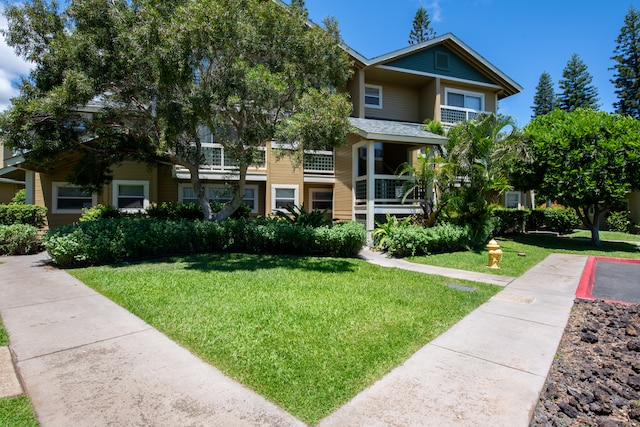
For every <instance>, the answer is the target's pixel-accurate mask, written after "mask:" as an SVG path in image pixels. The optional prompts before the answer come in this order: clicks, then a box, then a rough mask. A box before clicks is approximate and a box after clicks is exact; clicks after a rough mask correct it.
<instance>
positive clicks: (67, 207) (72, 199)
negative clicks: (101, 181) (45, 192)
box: [51, 182, 98, 213]
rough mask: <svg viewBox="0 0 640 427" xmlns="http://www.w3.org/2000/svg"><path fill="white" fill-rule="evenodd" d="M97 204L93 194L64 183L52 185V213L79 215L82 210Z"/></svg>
mask: <svg viewBox="0 0 640 427" xmlns="http://www.w3.org/2000/svg"><path fill="white" fill-rule="evenodd" d="M97 204H98V198H97V196H96V194H95V193H91V192H88V191H85V190H83V189H82V188H80V187H78V186H75V185H72V184H68V183H66V182H54V183H53V208H52V210H51V211H52V213H81V212H82V209H83V208H90V207H91V206H95V205H97Z"/></svg>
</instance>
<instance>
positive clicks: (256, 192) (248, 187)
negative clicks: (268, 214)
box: [178, 184, 260, 214]
mask: <svg viewBox="0 0 640 427" xmlns="http://www.w3.org/2000/svg"><path fill="white" fill-rule="evenodd" d="M185 187H193V186H192V185H191V184H178V202H180V203H184V198H183V195H184V192H183V188H185ZM212 188H213V189H216V190H218V189H219V190H224V189H225V186H224V185H222V184H206V185H205V186H204V189H205V192H206V193H207V194H208V193H209V190H210V189H212ZM244 188H245V189H246V190H253V191H254V193H253V194H254V196H255V197H254V199H253V201H254V203H253V206H254V207H253V209H251V213H254V214H257V213H258V206H259V205H260V189H259V186H258V185H253V184H247V185H245V186H244Z"/></svg>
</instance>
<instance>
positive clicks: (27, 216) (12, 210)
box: [0, 205, 47, 228]
mask: <svg viewBox="0 0 640 427" xmlns="http://www.w3.org/2000/svg"><path fill="white" fill-rule="evenodd" d="M46 218H47V208H45V207H42V206H36V205H0V225H13V224H27V225H31V226H33V227H36V228H42V227H43V226H44V224H45V221H46Z"/></svg>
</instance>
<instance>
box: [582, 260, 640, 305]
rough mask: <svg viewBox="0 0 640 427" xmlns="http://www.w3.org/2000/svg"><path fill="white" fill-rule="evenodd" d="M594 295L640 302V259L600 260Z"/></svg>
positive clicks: (602, 297)
mask: <svg viewBox="0 0 640 427" xmlns="http://www.w3.org/2000/svg"><path fill="white" fill-rule="evenodd" d="M595 265H596V267H595V268H596V271H595V279H594V282H593V290H592V297H593V298H597V299H604V300H610V301H619V302H627V303H632V304H640V261H637V260H598V261H597V262H596V264H595Z"/></svg>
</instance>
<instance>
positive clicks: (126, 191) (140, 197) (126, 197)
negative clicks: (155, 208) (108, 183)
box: [113, 181, 149, 211]
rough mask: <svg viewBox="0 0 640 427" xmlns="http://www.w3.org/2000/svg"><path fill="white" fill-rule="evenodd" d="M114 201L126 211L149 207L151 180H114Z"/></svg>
mask: <svg viewBox="0 0 640 427" xmlns="http://www.w3.org/2000/svg"><path fill="white" fill-rule="evenodd" d="M113 203H114V204H115V205H116V207H117V208H118V209H122V210H125V211H139V210H143V209H147V208H148V207H149V181H113Z"/></svg>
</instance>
